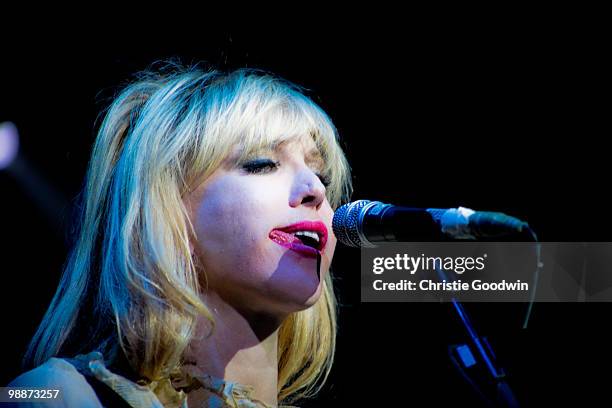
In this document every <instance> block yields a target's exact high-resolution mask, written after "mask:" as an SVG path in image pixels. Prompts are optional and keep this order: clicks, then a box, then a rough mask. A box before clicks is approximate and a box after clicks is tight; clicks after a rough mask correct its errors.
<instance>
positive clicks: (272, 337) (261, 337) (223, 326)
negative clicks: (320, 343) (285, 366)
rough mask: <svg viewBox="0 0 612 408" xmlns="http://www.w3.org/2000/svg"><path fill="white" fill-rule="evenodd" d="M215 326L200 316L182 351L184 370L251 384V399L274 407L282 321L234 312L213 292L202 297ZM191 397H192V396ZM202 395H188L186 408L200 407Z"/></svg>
mask: <svg viewBox="0 0 612 408" xmlns="http://www.w3.org/2000/svg"><path fill="white" fill-rule="evenodd" d="M203 298H204V301H205V303H206V305H207V306H208V308H209V309H210V311H211V313H212V315H213V318H214V321H215V327H214V330H213V331H212V334H211V335H210V336H209V334H210V327H211V325H210V322H209V321H208V319H206V318H204V317H201V318H200V321H199V322H198V329H197V332H196V335H195V336H194V339H193V340H192V342H191V343H190V345H189V347H188V348H187V350H186V351H185V355H184V357H185V368H186V369H188V370H189V371H192V372H193V373H194V374H209V375H212V376H214V377H218V378H222V379H224V380H225V381H231V382H237V383H240V384H244V385H250V386H252V387H253V389H254V391H253V393H252V396H253V398H255V399H258V400H260V401H263V402H265V403H267V404H270V405H273V406H276V405H277V384H278V360H277V344H278V328H279V327H280V323H281V322H282V320H281V319H277V318H270V317H269V316H261V315H257V314H248V313H244V312H240V311H238V310H236V309H235V308H234V307H233V306H231V305H230V304H229V303H227V302H225V301H224V300H223V299H222V298H221V297H220V296H218V295H217V294H216V293H214V292H207V293H205V294H204V295H203ZM192 394H193V395H192ZM201 397H202V395H201V394H198V392H197V391H193V392H192V393H190V394H189V395H188V398H189V401H188V403H189V406H200V405H201V402H199V401H198V398H201Z"/></svg>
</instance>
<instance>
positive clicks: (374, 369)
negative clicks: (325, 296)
mask: <svg viewBox="0 0 612 408" xmlns="http://www.w3.org/2000/svg"><path fill="white" fill-rule="evenodd" d="M400 32H401V30H400ZM133 34H134V33H132V35H133ZM417 34H418V35H404V36H403V35H401V34H400V33H389V34H387V33H385V34H377V35H371V34H368V35H358V34H355V33H346V34H343V35H339V36H325V35H319V36H308V37H307V36H304V37H301V38H297V37H296V38H293V37H292V36H288V35H285V33H284V31H279V32H278V33H277V34H275V35H263V34H259V33H257V34H254V33H252V32H251V33H248V34H240V33H235V32H234V33H228V32H223V33H208V34H205V33H201V34H200V35H198V36H191V35H190V36H188V37H187V36H186V37H184V38H175V39H173V40H170V39H165V40H164V39H157V38H156V39H155V40H153V39H151V40H144V39H143V38H146V33H144V32H143V33H140V35H139V36H135V35H134V38H132V39H131V40H126V39H124V40H122V41H111V40H108V39H99V40H92V41H91V42H83V41H82V39H79V38H77V37H79V35H78V33H72V34H70V35H67V36H55V35H42V36H38V37H36V38H35V39H33V40H23V39H22V40H19V41H10V40H7V38H6V37H5V39H4V41H5V43H4V51H3V57H2V60H3V63H2V66H1V67H0V84H1V90H2V97H1V100H0V121H9V120H10V121H12V122H14V123H16V124H17V126H18V127H19V131H20V133H21V154H22V156H23V157H24V158H25V159H27V162H28V163H29V164H30V165H31V166H32V168H33V169H34V170H35V171H36V172H37V173H38V174H40V175H41V177H43V178H44V180H45V181H46V182H48V183H49V184H50V185H52V186H53V187H54V188H55V189H57V191H58V192H59V193H60V194H61V196H63V197H66V199H68V200H69V202H74V199H75V197H76V195H77V194H78V192H79V191H80V188H81V185H82V182H83V177H84V174H85V169H86V165H87V161H88V159H89V154H90V149H91V146H92V142H93V140H94V135H95V129H96V127H95V123H96V118H97V116H98V113H99V112H100V111H101V110H102V109H104V108H105V107H106V106H107V105H108V102H109V101H110V99H111V98H112V95H113V94H114V93H115V91H116V89H117V87H118V86H119V85H120V84H121V83H122V82H124V81H125V80H126V79H128V78H129V76H130V75H131V74H132V73H134V72H136V71H139V70H142V69H144V68H146V67H147V65H149V64H150V63H151V62H153V61H155V60H160V59H166V58H168V57H180V58H181V59H182V61H183V62H186V63H191V62H198V61H208V62H209V63H212V64H214V65H215V66H217V67H219V68H221V69H232V68H238V67H244V66H249V67H256V68H263V69H268V70H271V71H273V72H275V73H277V74H280V75H281V76H283V77H285V78H287V79H289V80H291V81H294V82H296V83H298V84H300V85H303V86H305V87H306V88H308V89H310V91H311V95H312V96H313V97H314V99H315V101H316V102H317V103H319V104H320V105H321V106H322V107H323V108H324V109H325V110H326V111H327V112H328V113H329V115H330V116H331V118H332V119H333V121H334V122H335V124H336V126H337V128H338V130H339V133H340V136H341V138H342V143H343V147H344V148H345V150H346V153H347V156H348V159H349V161H350V163H351V166H352V169H353V178H354V186H355V194H354V199H361V198H368V199H376V200H381V201H385V202H391V203H395V204H399V205H406V206H416V207H440V208H443V207H453V206H459V205H462V206H467V207H471V208H475V209H483V210H497V211H502V212H506V213H508V214H512V215H515V216H517V217H519V218H522V219H524V220H527V221H528V222H529V223H530V224H531V225H532V227H533V228H534V229H535V230H536V231H537V232H538V234H539V237H540V239H541V240H543V241H583V240H585V241H590V240H602V241H608V240H610V225H611V222H610V217H609V216H608V215H607V213H608V211H609V208H610V204H611V203H610V198H609V196H608V194H607V191H606V190H607V188H608V185H609V183H608V180H607V175H608V173H609V163H610V161H609V160H610V159H609V148H608V147H606V146H607V145H606V142H607V140H606V139H607V137H608V136H609V134H610V131H609V125H608V123H607V120H604V118H607V116H608V115H607V111H608V109H609V106H608V105H609V102H607V99H608V98H607V96H608V95H609V93H608V92H607V91H608V90H609V80H608V79H607V78H606V80H605V81H604V75H603V74H604V72H605V73H609V72H610V71H609V65H608V63H607V62H606V60H605V58H604V56H603V55H602V52H601V51H600V48H599V45H598V43H597V41H596V40H597V35H598V34H597V33H596V32H594V33H592V35H591V34H584V33H582V35H581V36H577V34H576V33H575V32H572V33H571V34H570V33H568V34H560V33H557V32H554V33H550V32H547V31H542V32H539V31H537V30H536V31H535V32H534V33H531V32H530V33H525V32H523V31H522V30H520V29H518V28H517V29H513V30H499V31H488V32H486V33H483V32H482V31H478V30H469V29H468V30H467V31H465V32H463V31H457V32H444V33H443V34H442V33H440V32H438V31H436V30H434V29H432V30H430V31H423V32H420V33H417ZM532 34H533V35H532ZM128 37H129V36H128ZM606 77H607V75H606ZM604 102H606V103H605V104H604ZM604 115H605V116H604ZM0 196H1V201H0V209H1V213H0V214H1V215H0V217H1V220H2V246H1V255H2V260H1V264H0V270H1V275H2V279H3V282H2V286H1V292H2V296H1V302H2V310H3V311H4V313H3V314H4V327H3V330H4V334H3V335H2V342H3V350H4V360H3V362H2V369H1V370H0V372H1V376H0V383H2V384H6V383H8V382H9V381H10V380H11V379H12V378H14V377H15V376H16V375H17V374H18V373H19V362H20V359H21V357H22V354H23V352H24V350H25V347H26V344H27V341H28V340H29V338H30V337H31V336H32V334H33V333H34V330H35V329H36V327H37V325H38V323H39V321H40V319H41V317H42V315H43V313H44V311H45V310H46V307H47V305H48V303H49V301H50V299H51V297H52V295H53V293H54V290H55V288H56V286H57V282H58V279H59V276H60V271H61V268H62V265H63V263H64V261H65V259H66V251H67V248H66V246H65V237H66V232H65V228H66V227H67V225H69V221H70V207H65V208H63V211H62V212H61V213H58V214H57V219H59V220H61V223H60V224H53V223H52V222H50V221H49V219H48V218H46V217H45V216H44V214H43V213H42V212H41V210H40V208H39V207H38V206H37V204H36V202H35V201H34V199H33V198H32V197H31V196H30V195H28V191H27V189H24V188H23V186H22V184H20V183H19V182H18V181H17V180H16V179H15V178H14V177H11V176H10V175H9V174H7V173H6V172H0ZM358 256H359V252H358V251H356V250H351V249H347V248H338V250H337V255H336V257H335V261H334V265H333V271H334V273H335V276H336V282H337V286H336V288H337V293H338V297H339V300H340V305H341V306H340V320H339V327H340V331H339V335H338V351H337V358H336V363H335V366H334V370H333V372H332V375H331V377H330V379H329V381H328V384H327V386H326V387H325V389H324V391H323V392H322V393H321V395H320V397H319V398H318V399H316V400H314V401H311V402H305V403H303V404H302V405H303V406H307V407H314V406H340V405H343V404H345V403H348V402H350V401H360V403H359V406H363V405H365V402H364V401H365V400H369V399H372V400H375V401H377V402H376V405H374V406H390V405H399V406H409V405H412V406H422V405H423V404H424V403H426V404H427V406H464V405H467V404H471V405H470V406H479V405H478V402H477V401H476V400H475V398H474V396H473V394H472V392H471V390H470V388H469V387H468V386H467V385H466V384H465V383H464V382H463V381H462V380H461V378H460V377H459V376H458V375H457V373H456V372H455V371H454V369H453V368H452V366H451V364H450V362H449V359H448V356H447V347H448V346H449V345H450V344H455V343H461V342H464V341H465V340H466V336H465V334H464V332H463V331H462V328H461V327H460V326H459V325H458V321H457V317H456V316H455V314H454V313H453V311H452V309H451V307H450V306H449V305H444V304H408V303H407V304H361V303H360V298H359V261H358V259H359V257H358ZM467 307H468V310H469V311H470V312H471V313H472V314H473V316H474V318H475V320H476V323H477V324H478V325H479V328H480V330H481V332H482V334H484V335H487V336H488V337H489V339H490V341H491V343H492V344H493V346H494V347H495V350H496V351H497V353H498V358H499V360H500V363H501V364H502V365H503V367H504V368H506V370H507V372H508V373H509V377H508V380H509V382H510V384H511V386H512V387H513V389H514V390H515V393H516V395H517V397H518V399H519V401H521V402H522V404H523V405H524V406H543V405H549V404H552V403H561V402H563V403H568V402H576V403H580V404H581V405H582V406H595V405H599V404H596V403H595V401H598V400H602V399H603V400H607V396H608V390H607V383H608V380H609V374H607V371H608V369H609V367H610V363H611V362H612V351H610V344H612V342H611V340H612V335H611V334H610V332H609V331H608V326H609V321H610V319H609V315H610V311H611V310H612V305H610V304H536V305H535V307H534V310H533V315H532V319H531V322H530V325H529V328H528V329H527V330H522V329H521V325H522V322H523V318H524V315H525V312H526V308H527V306H526V305H524V304H470V305H468V306H467ZM417 401H418V402H417Z"/></svg>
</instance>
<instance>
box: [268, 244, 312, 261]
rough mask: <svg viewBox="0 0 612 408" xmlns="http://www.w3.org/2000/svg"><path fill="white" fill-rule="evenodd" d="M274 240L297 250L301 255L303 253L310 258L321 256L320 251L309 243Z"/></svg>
mask: <svg viewBox="0 0 612 408" xmlns="http://www.w3.org/2000/svg"><path fill="white" fill-rule="evenodd" d="M272 241H274V240H272ZM274 242H275V243H277V244H278V245H280V246H282V247H285V248H288V249H290V250H292V251H295V252H297V253H298V254H300V255H303V256H306V257H309V258H316V257H317V256H319V251H318V250H316V249H314V248H313V247H309V246H308V245H303V244H298V243H292V242H278V241H274Z"/></svg>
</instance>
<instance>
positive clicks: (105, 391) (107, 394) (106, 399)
mask: <svg viewBox="0 0 612 408" xmlns="http://www.w3.org/2000/svg"><path fill="white" fill-rule="evenodd" d="M63 360H64V361H66V362H68V363H70V364H71V365H73V366H74V368H75V369H76V370H77V371H78V372H79V373H81V374H82V375H83V377H85V380H87V382H88V383H89V385H90V386H91V388H93V390H94V392H95V393H96V396H97V397H98V399H99V400H100V403H101V404H102V405H103V406H104V407H112V408H114V407H117V408H132V406H131V405H130V404H128V403H127V401H126V400H124V399H123V397H121V395H119V394H117V393H116V392H115V390H113V389H112V388H111V387H109V386H108V385H107V384H105V383H104V382H102V381H100V380H98V379H97V378H96V377H95V376H94V375H92V373H91V372H90V371H89V370H88V369H86V367H85V366H84V364H83V362H82V361H80V360H78V359H74V358H64V359H63Z"/></svg>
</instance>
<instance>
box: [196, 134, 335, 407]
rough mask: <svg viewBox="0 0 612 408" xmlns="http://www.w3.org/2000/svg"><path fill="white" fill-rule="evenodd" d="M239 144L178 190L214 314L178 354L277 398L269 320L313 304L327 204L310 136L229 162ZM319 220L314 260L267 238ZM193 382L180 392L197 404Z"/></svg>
mask: <svg viewBox="0 0 612 408" xmlns="http://www.w3.org/2000/svg"><path fill="white" fill-rule="evenodd" d="M237 153H238V148H236V149H235V150H234V152H233V153H232V154H230V156H229V157H228V158H227V159H226V160H225V161H224V163H223V164H222V166H221V167H220V168H218V169H217V170H216V171H215V172H214V173H213V174H212V175H211V176H210V177H209V178H208V179H207V180H206V181H205V182H204V183H202V184H201V185H200V186H198V187H197V188H196V189H195V190H194V191H193V192H191V193H190V194H189V195H188V196H187V197H186V199H185V204H186V207H187V209H188V211H189V213H190V219H191V221H192V223H193V225H194V229H195V233H196V237H194V238H193V239H192V242H191V248H192V251H193V254H194V256H195V257H197V259H198V261H199V262H200V264H201V269H202V270H203V271H205V278H204V274H203V273H202V275H201V277H202V287H203V290H202V295H201V296H202V299H203V300H204V302H205V303H206V305H207V306H208V307H209V309H210V311H211V313H212V314H213V318H214V320H215V329H214V331H213V333H212V335H211V336H210V337H206V334H208V333H209V329H210V323H209V322H208V320H207V319H206V318H204V317H202V318H201V319H200V321H199V326H198V335H200V336H199V338H198V336H196V338H195V339H194V340H193V341H192V343H191V344H190V346H189V348H188V349H187V351H186V353H185V356H184V357H185V360H186V366H187V368H188V369H189V370H190V371H193V372H194V373H205V374H209V375H212V376H215V377H218V378H223V379H225V380H226V381H232V382H237V383H240V384H245V385H251V386H253V387H254V393H253V397H254V398H256V399H259V400H261V401H263V402H266V403H268V404H270V405H277V378H278V372H277V364H278V360H277V342H278V329H279V327H280V325H281V323H282V322H283V321H284V319H285V318H286V317H287V316H288V315H289V314H290V313H293V312H296V311H299V310H303V309H306V308H308V307H310V306H312V305H313V304H314V303H315V302H316V301H317V300H318V299H319V297H320V295H321V290H322V281H323V279H324V277H325V275H326V273H327V271H328V269H329V266H330V264H331V260H332V257H333V253H334V249H335V246H336V238H335V237H334V235H333V232H332V229H331V222H332V217H333V210H332V208H331V206H330V204H329V202H328V201H327V199H326V197H325V186H324V185H323V183H322V181H321V179H320V178H319V176H318V175H317V173H319V172H320V171H321V164H322V163H321V159H320V157H319V156H318V155H317V154H316V146H315V144H314V141H313V140H312V139H311V138H310V137H302V138H298V139H291V140H290V141H288V142H285V143H283V144H280V145H279V146H278V147H277V148H276V149H275V150H274V151H267V152H262V153H260V154H258V155H257V156H255V157H249V158H248V159H247V160H246V161H245V162H241V163H238V162H236V157H237ZM304 220H307V221H322V222H323V223H324V224H325V225H326V227H327V229H328V237H329V238H328V241H327V245H326V246H325V248H324V250H323V251H322V252H321V265H320V273H321V276H320V277H319V276H318V273H317V261H316V259H313V258H308V257H305V256H303V255H301V254H299V253H296V252H294V251H291V250H289V249H287V248H284V247H282V246H280V245H278V244H277V243H275V242H274V241H272V240H271V239H270V238H269V233H270V231H271V230H272V229H274V228H277V227H283V226H286V225H290V224H293V223H296V222H299V221H304ZM202 397H203V394H202V391H197V390H196V391H193V392H191V393H189V395H188V403H189V406H199V404H201V403H202Z"/></svg>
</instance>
